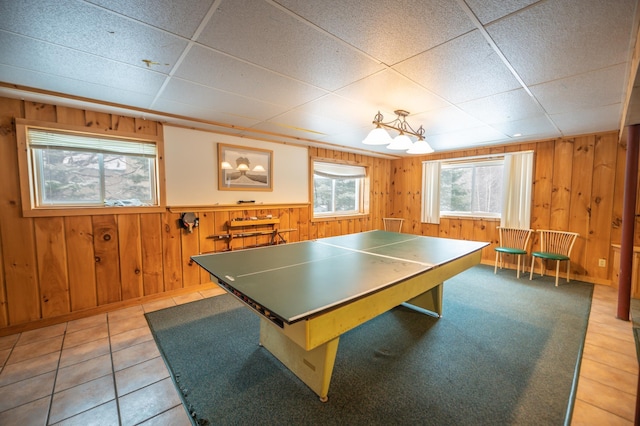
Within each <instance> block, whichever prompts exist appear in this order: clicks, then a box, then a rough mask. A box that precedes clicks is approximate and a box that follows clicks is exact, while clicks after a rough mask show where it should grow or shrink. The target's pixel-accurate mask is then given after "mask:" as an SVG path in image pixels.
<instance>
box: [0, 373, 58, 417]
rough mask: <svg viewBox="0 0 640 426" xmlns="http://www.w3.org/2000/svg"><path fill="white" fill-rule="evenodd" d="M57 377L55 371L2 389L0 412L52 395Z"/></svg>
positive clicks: (0, 389) (0, 390)
mask: <svg viewBox="0 0 640 426" xmlns="http://www.w3.org/2000/svg"><path fill="white" fill-rule="evenodd" d="M55 377H56V373H55V371H51V372H49V373H45V374H41V375H39V376H36V377H32V378H30V379H26V380H23V381H21V382H17V383H12V384H10V385H7V386H3V387H0V412H2V411H5V410H8V409H10V408H15V407H18V406H20V405H23V404H26V403H29V402H33V401H35V400H37V399H40V398H43V397H45V396H48V395H51V394H52V393H53V382H54V380H55Z"/></svg>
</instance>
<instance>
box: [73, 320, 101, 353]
mask: <svg viewBox="0 0 640 426" xmlns="http://www.w3.org/2000/svg"><path fill="white" fill-rule="evenodd" d="M106 337H109V327H108V326H107V323H106V322H105V323H104V324H100V325H97V326H95V327H91V328H84V329H81V330H78V331H74V332H73V333H67V334H65V336H64V342H63V344H62V345H63V346H62V347H63V348H65V349H66V348H71V347H73V346H78V345H81V344H84V343H87V342H91V341H94V340H98V339H104V338H106Z"/></svg>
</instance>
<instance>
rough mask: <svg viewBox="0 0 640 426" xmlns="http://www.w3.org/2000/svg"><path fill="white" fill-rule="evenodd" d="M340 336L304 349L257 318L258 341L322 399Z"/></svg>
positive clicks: (275, 328) (327, 388)
mask: <svg viewBox="0 0 640 426" xmlns="http://www.w3.org/2000/svg"><path fill="white" fill-rule="evenodd" d="M339 339H340V338H339V337H336V338H334V339H332V340H330V341H328V342H326V343H324V344H322V345H320V346H318V347H316V348H314V349H312V350H310V351H306V350H304V349H303V348H302V347H300V346H299V345H298V344H296V343H294V342H293V341H292V340H291V339H289V338H288V337H287V336H285V335H284V334H283V333H282V330H281V329H280V328H278V327H277V326H275V325H274V324H272V323H271V322H269V321H268V320H266V319H263V318H260V344H261V345H262V346H264V347H265V348H266V349H267V350H268V351H269V352H271V353H272V354H273V355H274V356H275V357H276V358H278V360H280V362H282V363H283V364H284V365H285V367H287V368H288V369H289V370H291V372H292V373H293V374H295V375H296V376H298V378H299V379H300V380H302V381H303V382H304V383H305V384H306V385H307V386H309V388H310V389H311V390H312V391H314V392H315V393H316V394H317V395H318V396H319V397H320V401H322V402H326V401H327V399H328V397H327V394H328V393H329V383H330V382H331V373H332V372H333V366H334V363H335V360H336V354H337V352H338V341H339Z"/></svg>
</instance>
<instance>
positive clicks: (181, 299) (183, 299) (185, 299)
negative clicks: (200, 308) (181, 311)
mask: <svg viewBox="0 0 640 426" xmlns="http://www.w3.org/2000/svg"><path fill="white" fill-rule="evenodd" d="M202 299H204V298H203V297H202V295H201V294H200V293H197V292H196V293H189V294H183V295H180V296H176V297H174V298H173V301H174V302H176V305H184V304H185V303H189V302H195V301H196V300H202Z"/></svg>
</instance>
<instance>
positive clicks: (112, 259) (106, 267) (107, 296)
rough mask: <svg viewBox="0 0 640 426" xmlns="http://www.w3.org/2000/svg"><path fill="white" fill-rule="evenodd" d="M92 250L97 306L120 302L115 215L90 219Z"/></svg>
mask: <svg viewBox="0 0 640 426" xmlns="http://www.w3.org/2000/svg"><path fill="white" fill-rule="evenodd" d="M91 221H92V225H93V236H94V238H93V250H94V253H95V262H96V285H97V289H98V305H106V304H109V303H114V302H119V301H120V300H122V294H121V282H120V262H119V260H120V256H119V253H118V223H117V218H116V216H115V215H112V214H110V215H100V216H92V217H91Z"/></svg>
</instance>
